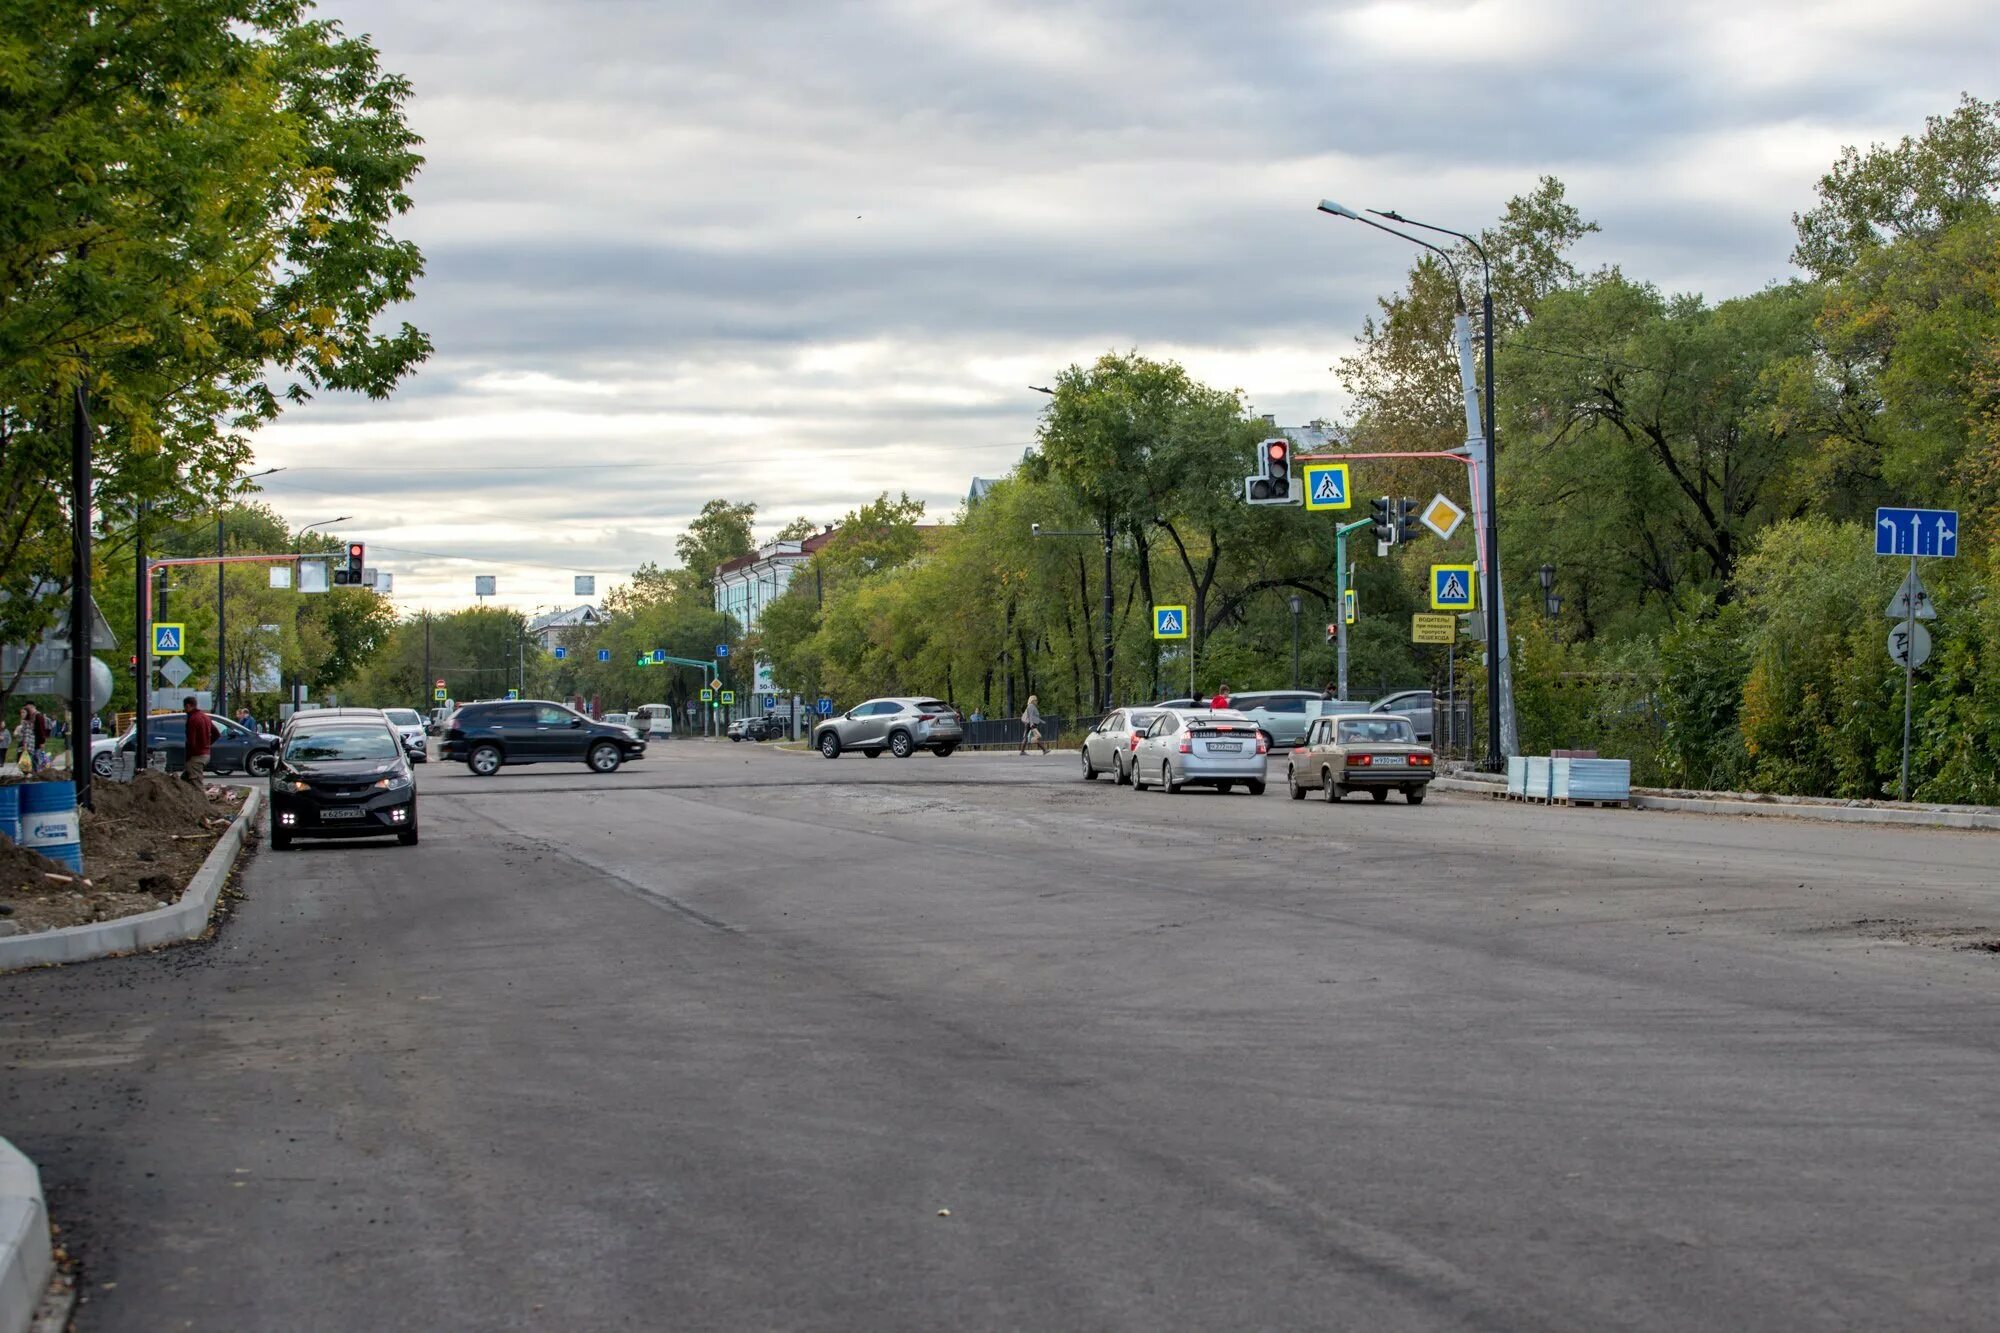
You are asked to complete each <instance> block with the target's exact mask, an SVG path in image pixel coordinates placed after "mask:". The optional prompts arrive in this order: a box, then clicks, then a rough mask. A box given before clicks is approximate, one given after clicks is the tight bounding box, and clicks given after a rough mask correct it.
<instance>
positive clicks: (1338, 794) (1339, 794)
mask: <svg viewBox="0 0 2000 1333" xmlns="http://www.w3.org/2000/svg"><path fill="white" fill-rule="evenodd" d="M1321 785H1322V786H1323V787H1324V788H1325V789H1326V801H1327V804H1328V805H1334V804H1337V803H1338V802H1340V801H1342V800H1344V799H1345V798H1346V796H1347V788H1345V787H1343V786H1341V785H1340V784H1339V783H1338V782H1335V781H1334V780H1333V772H1332V770H1330V769H1329V770H1328V771H1327V772H1326V773H1325V774H1324V775H1323V776H1322V778H1321Z"/></svg>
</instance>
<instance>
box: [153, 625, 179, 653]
mask: <svg viewBox="0 0 2000 1333" xmlns="http://www.w3.org/2000/svg"><path fill="white" fill-rule="evenodd" d="M186 647H187V626H186V625H183V624H176V623H173V622H171V621H163V622H161V623H160V624H157V625H154V626H153V656H155V657H177V656H179V655H180V653H181V652H182V651H183V650H184V649H185V648H186Z"/></svg>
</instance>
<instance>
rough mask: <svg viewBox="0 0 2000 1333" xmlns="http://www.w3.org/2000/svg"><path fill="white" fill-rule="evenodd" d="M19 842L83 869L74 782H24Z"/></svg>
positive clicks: (65, 864) (53, 858)
mask: <svg viewBox="0 0 2000 1333" xmlns="http://www.w3.org/2000/svg"><path fill="white" fill-rule="evenodd" d="M15 790H17V791H19V792H20V793H21V837H20V843H21V845H22V846H23V847H26V848H28V849H30V850H31V851H37V852H40V853H41V854H42V855H43V856H46V857H48V858H49V860H51V861H54V862H57V863H58V864H60V865H64V866H67V867H69V868H70V869H71V870H74V871H75V872H76V873H77V874H79V875H81V874H82V873H83V832H82V828H81V826H80V822H79V821H78V819H77V814H76V784H75V783H74V782H24V783H22V784H21V785H20V786H19V787H17V788H16V789H15Z"/></svg>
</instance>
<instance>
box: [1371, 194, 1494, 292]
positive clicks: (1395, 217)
mask: <svg viewBox="0 0 2000 1333" xmlns="http://www.w3.org/2000/svg"><path fill="white" fill-rule="evenodd" d="M1368 211H1369V212H1370V213H1373V214H1374V215H1375V216H1376V217H1381V218H1388V219H1389V220H1390V221H1391V222H1400V223H1402V224H1403V225H1404V226H1405V227H1422V228H1423V229H1424V230H1425V231H1434V232H1438V233H1439V234H1441V235H1444V236H1456V237H1458V239H1459V240H1461V241H1464V242H1465V243H1466V244H1467V245H1469V246H1471V247H1472V250H1473V253H1474V254H1476V255H1478V256H1479V266H1480V267H1481V268H1482V269H1484V270H1486V285H1487V286H1489V287H1491V286H1492V285H1493V265H1492V263H1491V262H1490V261H1488V260H1487V258H1486V247H1485V246H1483V245H1481V244H1480V243H1479V242H1478V241H1477V240H1476V239H1474V238H1473V237H1471V236H1467V235H1466V234H1465V233H1464V232H1462V231H1453V230H1452V229H1451V228H1450V227H1438V226H1433V225H1432V224H1430V223H1428V222H1418V221H1417V220H1416V219H1415V218H1406V217H1404V216H1403V215H1402V214H1401V213H1398V212H1397V211H1396V210H1395V209H1393V208H1391V209H1388V210H1387V211H1384V210H1382V209H1379V208H1371V209H1369V210H1368ZM1362 220H1363V221H1366V220H1367V219H1365V218H1364V219H1362Z"/></svg>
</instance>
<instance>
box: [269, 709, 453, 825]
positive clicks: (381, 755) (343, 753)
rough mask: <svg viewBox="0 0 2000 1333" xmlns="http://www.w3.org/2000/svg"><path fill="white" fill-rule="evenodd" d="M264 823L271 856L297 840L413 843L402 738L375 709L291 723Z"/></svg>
mask: <svg viewBox="0 0 2000 1333" xmlns="http://www.w3.org/2000/svg"><path fill="white" fill-rule="evenodd" d="M371 713H372V714H373V715H372V716H370V714H371ZM270 818H271V847H272V849H273V850H275V851H284V850H285V849H286V848H288V847H290V846H291V845H292V841H293V840H294V839H296V838H381V837H389V836H391V835H393V836H394V837H395V839H396V841H398V842H400V843H402V844H403V845H404V846H413V845H415V843H416V841H417V782H416V776H415V775H414V774H413V773H412V772H411V771H410V764H409V757H408V754H407V753H406V747H405V746H404V744H403V738H402V737H401V736H400V735H398V734H397V731H396V729H395V728H394V727H392V726H390V725H389V722H388V720H387V719H386V718H384V717H383V716H382V715H381V714H380V713H378V712H374V711H373V710H351V709H323V710H320V711H319V712H317V713H314V714H309V715H306V716H304V717H295V718H293V719H292V725H291V726H289V727H287V728H286V731H285V745H284V749H283V750H281V751H280V752H279V756H278V763H277V767H276V768H274V769H273V770H272V772H271V816H270Z"/></svg>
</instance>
